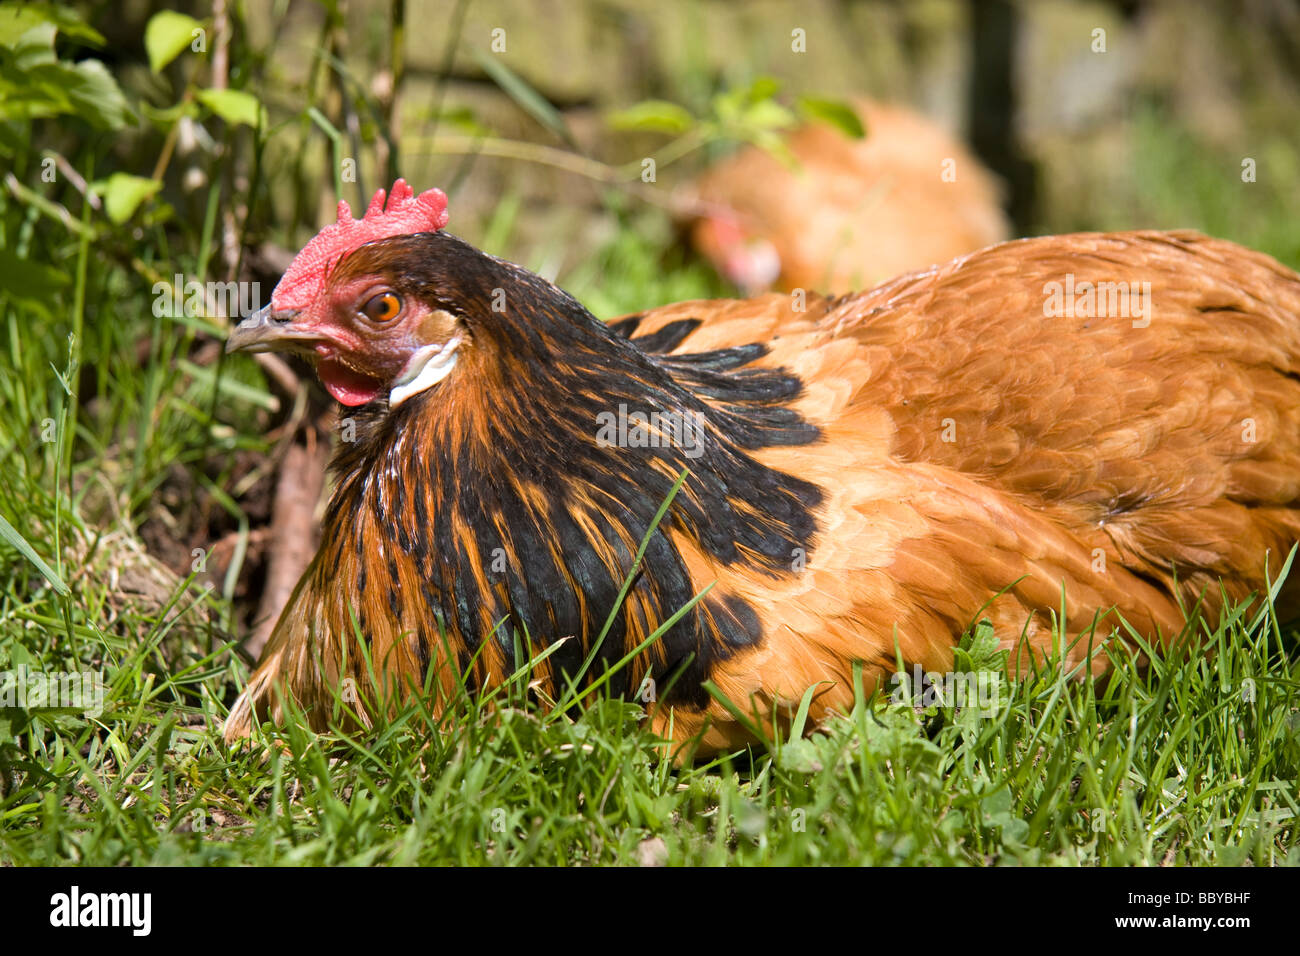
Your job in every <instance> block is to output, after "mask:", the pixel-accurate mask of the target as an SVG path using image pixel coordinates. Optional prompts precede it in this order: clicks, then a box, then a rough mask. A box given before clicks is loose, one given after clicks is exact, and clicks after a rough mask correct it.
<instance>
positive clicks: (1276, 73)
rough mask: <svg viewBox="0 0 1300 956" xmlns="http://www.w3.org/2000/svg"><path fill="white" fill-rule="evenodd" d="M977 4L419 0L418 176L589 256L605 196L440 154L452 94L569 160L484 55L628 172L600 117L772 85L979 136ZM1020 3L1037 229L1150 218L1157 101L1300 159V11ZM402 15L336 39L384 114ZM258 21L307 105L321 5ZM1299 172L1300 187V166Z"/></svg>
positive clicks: (377, 1)
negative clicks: (1148, 165) (434, 138)
mask: <svg viewBox="0 0 1300 956" xmlns="http://www.w3.org/2000/svg"><path fill="white" fill-rule="evenodd" d="M977 2H978V3H981V4H983V5H984V8H985V10H986V12H987V9H988V6H989V5H990V4H991V3H993V0H974V2H971V3H967V2H962V0H917V2H902V0H859V2H854V0H793V2H786V0H753V2H724V0H585V2H564V0H535V2H523V0H472V2H470V3H468V4H467V5H466V6H465V7H464V9H463V10H462V9H461V7H460V5H459V4H458V3H456V2H454V0H407V2H406V3H405V11H406V25H405V43H404V45H403V51H404V57H405V76H404V80H403V83H402V86H401V89H400V93H399V96H398V101H397V104H396V113H395V116H396V125H397V126H398V128H399V131H400V140H401V143H402V145H403V150H402V153H401V160H400V171H401V172H402V173H403V174H404V175H406V176H407V177H408V178H409V179H411V180H412V181H413V182H414V183H416V184H418V185H421V186H424V185H429V184H435V183H436V184H439V185H449V186H450V187H451V188H453V189H454V190H455V193H454V197H453V204H452V207H451V209H452V216H453V219H454V227H455V228H456V229H457V230H458V231H460V232H462V233H463V234H465V235H467V236H468V237H469V238H471V239H477V238H479V237H480V236H481V235H482V234H483V231H484V230H485V229H486V224H487V223H488V221H489V218H490V217H491V215H492V213H493V211H494V210H495V209H497V207H498V205H499V203H500V201H501V199H502V197H504V196H514V197H517V198H518V199H519V204H520V206H519V215H518V217H517V220H516V222H515V225H514V229H513V230H512V237H513V241H514V242H516V243H518V244H520V245H521V246H523V247H524V248H528V247H531V246H532V245H533V244H535V243H538V242H544V241H547V240H548V239H549V240H550V241H555V240H556V238H557V237H566V238H565V239H564V243H563V245H564V248H563V255H564V257H566V258H567V259H570V260H571V259H572V258H573V257H576V256H581V255H582V254H584V251H585V248H586V247H587V246H588V245H589V244H590V243H591V242H595V241H598V240H599V239H600V237H601V236H602V235H605V234H606V233H607V232H608V228H609V223H608V220H607V217H606V216H604V214H603V213H602V212H601V209H602V205H601V203H600V195H601V192H602V189H604V188H605V187H602V186H600V185H598V184H594V183H592V182H591V181H590V180H589V179H586V178H584V177H582V176H580V175H575V174H574V173H571V172H565V171H562V170H559V169H556V168H554V167H551V166H546V165H539V164H536V163H530V162H523V161H520V160H517V159H498V158H489V157H478V158H475V159H466V158H465V157H463V156H443V155H430V154H429V153H428V152H427V150H426V149H424V148H423V147H424V146H425V145H427V144H426V143H425V140H427V137H428V135H429V133H430V131H431V130H432V128H433V125H434V116H435V113H436V111H437V108H438V105H439V103H441V105H442V107H443V108H444V110H446V109H452V108H468V109H469V110H470V111H472V113H473V114H474V116H475V117H477V119H478V121H479V122H480V123H482V124H483V125H484V126H486V127H488V128H490V129H491V130H492V131H493V134H494V135H496V136H498V137H501V138H504V139H508V140H522V141H528V142H533V143H538V144H543V145H549V146H554V147H557V148H561V149H569V148H570V145H569V144H566V143H565V142H564V140H563V139H561V138H560V137H558V136H556V135H555V134H553V133H552V132H550V131H549V130H547V129H546V128H544V127H543V126H542V125H541V124H539V123H538V122H537V121H535V120H534V119H533V118H531V117H530V116H529V115H527V113H525V112H524V111H523V110H521V109H520V108H519V106H518V105H516V103H515V102H514V101H512V100H511V98H510V97H508V96H507V95H506V94H505V93H503V92H502V91H501V89H500V88H499V87H498V86H497V85H496V84H495V83H494V82H493V81H492V80H491V79H490V78H489V76H488V75H487V74H486V73H485V71H484V69H483V67H482V65H481V60H480V58H481V57H483V56H491V57H499V59H500V62H502V63H504V64H506V65H507V66H508V67H509V68H510V69H511V70H513V71H514V72H516V73H517V74H518V75H519V76H521V77H522V78H524V79H525V80H526V81H527V83H528V84H530V85H531V86H532V87H533V88H534V89H536V90H537V91H538V92H539V93H541V94H542V95H543V96H544V97H546V98H547V99H548V100H549V101H550V102H551V103H553V104H554V105H555V106H556V107H558V108H559V110H560V111H561V113H562V115H563V117H564V120H565V123H566V124H567V126H568V128H569V130H570V131H571V133H572V137H573V141H574V144H576V145H577V146H578V147H579V148H580V149H581V150H582V151H583V152H585V153H586V154H587V155H589V156H591V157H594V158H597V159H600V160H605V161H609V162H614V163H624V162H628V161H630V160H635V159H636V158H637V157H639V156H645V155H653V153H654V150H655V149H656V148H658V147H659V146H661V145H662V144H663V143H664V142H665V137H662V136H650V135H648V134H640V135H629V134H622V133H615V132H613V131H611V130H610V129H608V128H607V126H606V125H605V123H604V119H603V118H604V116H605V115H606V114H607V113H608V112H609V111H610V110H613V109H617V108H621V107H626V106H628V105H630V104H632V103H635V102H637V101H640V100H643V99H646V98H652V97H653V98H663V99H669V100H673V101H676V102H680V103H683V104H684V105H686V106H687V107H688V108H691V109H692V110H696V111H699V110H702V109H703V108H704V107H705V105H706V104H707V102H708V99H709V97H710V96H711V95H712V94H713V93H714V92H716V91H717V90H718V89H720V88H723V87H726V86H728V85H733V84H738V83H744V82H747V81H748V80H750V79H752V78H753V77H755V76H757V75H761V74H768V75H772V76H775V77H778V78H780V79H781V80H783V81H784V82H785V84H786V89H787V91H788V92H789V93H791V94H797V93H805V92H806V93H814V94H820V95H826V96H840V97H848V96H853V95H863V94H865V95H870V96H874V97H877V98H881V99H888V100H896V101H902V102H906V103H910V104H912V105H913V106H915V107H916V108H918V109H919V110H921V111H922V112H925V113H927V114H929V115H930V116H932V117H934V118H936V119H937V120H939V121H940V122H941V123H943V124H944V125H946V126H947V127H949V128H950V129H952V130H954V131H957V132H959V133H964V132H965V131H966V130H967V129H969V128H970V122H971V119H972V116H971V112H972V110H978V111H986V110H988V111H995V110H999V109H1005V104H1000V103H996V102H987V103H974V104H973V103H971V102H970V96H969V91H970V90H971V89H972V79H973V78H972V75H971V69H972V67H971V64H972V62H973V59H972V55H971V23H972V17H973V15H974V13H975V12H976V10H977V6H976V3H977ZM154 6H155V5H154V4H150V3H147V2H145V0H127V2H125V3H120V4H113V5H111V7H109V8H106V9H105V10H104V11H103V12H102V15H101V16H100V17H99V18H98V20H97V25H98V26H99V27H100V28H101V29H102V30H104V31H105V32H106V33H108V34H109V35H110V37H114V38H115V42H120V43H122V44H125V45H130V44H131V43H136V44H138V43H139V36H140V34H141V32H142V24H143V23H144V22H145V20H147V16H148V13H149V12H150V11H151V9H153V7H154ZM176 6H182V7H183V6H185V4H177V5H176ZM1002 6H1004V7H1007V8H1008V9H1009V10H1010V14H1011V16H1012V17H1013V18H1014V20H1015V27H1016V30H1015V35H1014V38H1013V40H1014V46H1013V51H1012V52H1013V56H1012V60H1013V62H1012V77H1011V84H1012V90H1013V93H1014V95H1015V97H1016V98H1017V100H1018V102H1017V104H1016V108H1015V110H1014V115H1013V120H1014V125H1013V127H1012V132H1013V134H1014V138H1015V143H1014V144H1013V145H1014V147H1015V148H1016V149H1018V150H1019V151H1020V152H1021V153H1022V154H1023V162H1024V164H1025V167H1026V169H1027V170H1028V171H1029V172H1030V173H1031V174H1032V176H1033V177H1034V179H1035V182H1036V194H1035V196H1034V206H1033V212H1032V222H1031V223H1030V224H1028V225H1027V226H1026V228H1025V231H1060V230H1062V229H1070V228H1088V227H1099V226H1105V227H1111V228H1113V227H1116V226H1117V225H1124V224H1125V223H1123V222H1122V221H1119V220H1122V218H1123V212H1124V211H1125V210H1129V211H1133V213H1134V214H1135V215H1136V213H1137V212H1138V211H1140V210H1141V202H1140V201H1141V198H1142V196H1141V194H1142V191H1143V189H1146V188H1147V187H1146V186H1145V185H1144V184H1143V183H1142V182H1141V181H1140V178H1139V179H1135V177H1134V174H1133V168H1134V163H1135V161H1136V160H1140V159H1141V158H1142V157H1141V156H1140V155H1137V154H1139V153H1140V152H1141V150H1143V149H1144V148H1146V147H1145V146H1144V144H1143V140H1142V135H1143V134H1142V130H1141V129H1140V128H1139V125H1138V124H1140V123H1141V122H1142V121H1143V119H1142V118H1143V116H1145V115H1146V114H1145V113H1144V112H1143V111H1144V109H1146V107H1147V106H1148V105H1150V104H1156V105H1158V106H1159V108H1160V109H1162V110H1165V111H1167V112H1169V113H1170V114H1171V115H1172V116H1173V117H1174V118H1175V119H1176V121H1177V122H1178V123H1180V124H1182V125H1184V126H1186V128H1187V129H1188V130H1189V131H1190V132H1191V134H1192V135H1194V136H1195V137H1197V139H1198V141H1202V142H1205V143H1208V144H1210V145H1211V146H1213V147H1215V148H1217V149H1221V150H1223V151H1224V152H1225V154H1227V155H1229V156H1231V155H1233V154H1236V153H1239V154H1240V155H1242V156H1249V155H1255V154H1257V153H1263V154H1268V155H1271V157H1272V161H1273V168H1274V170H1276V169H1278V168H1280V167H1281V166H1285V165H1286V164H1287V163H1291V164H1292V166H1294V165H1295V156H1297V155H1300V4H1297V2H1296V0H1243V2H1236V0H1205V2H1185V0H1125V2H1115V0H1112V2H1102V0H1045V2H1013V3H1004V4H1002ZM392 7H393V4H392V2H391V0H340V2H339V10H340V12H341V16H342V20H341V23H340V24H339V27H338V29H336V30H334V31H332V33H331V34H329V36H330V41H329V42H331V43H333V44H336V45H337V50H338V53H339V56H340V57H341V60H342V62H343V63H344V64H346V68H347V72H348V79H349V82H351V83H354V84H356V85H355V87H354V88H355V89H362V90H365V91H367V92H368V93H370V94H376V95H377V96H378V98H379V99H380V100H381V101H382V99H383V97H384V96H385V94H386V91H387V90H388V89H390V88H391V83H392V78H391V74H390V73H389V67H390V50H389V37H390V29H389V25H390V11H391V9H392ZM189 8H190V12H192V13H194V14H195V15H205V14H210V11H211V5H210V4H209V3H206V2H204V3H191V4H189ZM241 9H242V10H243V11H244V13H245V15H246V21H245V22H246V27H245V29H246V31H247V35H246V36H245V37H241V38H242V39H245V40H247V41H248V42H249V43H250V44H251V45H252V47H253V48H254V49H256V50H259V51H265V62H264V69H265V75H266V76H267V77H268V78H269V79H270V81H271V82H270V84H269V91H268V98H269V100H270V101H271V105H272V107H273V112H277V111H278V112H280V113H281V115H283V114H286V113H291V112H292V111H295V110H300V109H301V108H302V104H303V102H304V100H305V85H306V82H307V78H308V76H309V71H310V68H311V63H312V59H313V49H314V48H316V47H318V46H319V44H320V43H321V42H322V41H323V39H325V38H326V36H327V34H326V33H325V32H323V31H322V25H323V24H324V22H325V13H324V8H323V7H322V6H321V5H319V4H316V3H311V2H305V0H293V2H291V3H287V4H286V3H285V2H284V0H246V2H245V4H244V5H243V6H242V8H241ZM461 13H463V22H461V24H460V29H459V31H457V30H456V29H455V24H456V22H457V19H458V16H459V15H460V14H461ZM794 30H802V31H803V35H804V37H805V42H806V52H802V53H799V52H794V51H793V50H792V31H794ZM493 31H503V32H502V33H499V34H496V36H497V37H498V38H504V42H505V51H504V52H492V44H493V39H494V32H493ZM1098 31H1104V46H1105V49H1104V52H1102V51H1100V50H1098V49H1097V44H1098V37H1099V36H1100V35H1101V34H1099V33H1098ZM449 43H451V44H452V50H453V55H452V56H451V58H450V62H449V63H448V61H447V59H446V52H447V49H448V45H449ZM448 66H449V67H450V68H449V69H447V67H448ZM233 82H238V80H237V78H235V79H234V80H233ZM324 103H325V111H326V112H327V113H328V114H329V115H330V117H331V119H332V120H333V121H334V122H336V123H338V124H339V125H340V127H345V126H346V122H347V119H348V116H347V115H346V111H345V110H343V109H342V101H341V99H340V97H339V96H338V95H337V94H334V95H332V96H331V97H327V98H326V99H325V101H324ZM369 125H370V124H368V121H367V119H366V117H364V116H362V117H360V118H359V119H358V120H357V122H356V124H355V126H356V131H357V133H358V135H359V136H360V137H361V138H362V139H365V138H366V137H367V135H368V131H370V132H372V130H369ZM296 128H301V129H303V130H304V132H305V134H307V135H311V136H315V137H316V138H317V139H318V140H321V141H322V142H321V143H320V144H318V146H317V148H315V149H313V151H312V153H311V156H310V158H309V162H308V164H307V166H306V167H304V171H305V176H304V178H308V179H310V178H311V177H317V178H316V180H315V181H317V182H319V184H320V190H319V193H320V195H319V214H320V215H321V216H325V215H328V214H329V211H330V209H331V207H332V204H333V200H334V197H333V195H332V193H333V189H332V185H331V183H332V175H331V172H330V169H329V168H328V166H327V165H326V164H327V163H328V162H330V156H329V153H328V150H327V149H326V148H324V143H323V138H322V137H319V135H318V134H317V133H316V132H315V131H314V130H311V129H310V128H309V127H306V126H305V125H303V126H301V127H296ZM439 129H440V131H441V132H444V133H445V132H447V131H448V129H449V124H448V123H447V122H446V121H443V122H442V123H440V125H439ZM291 132H292V131H291ZM371 139H373V137H372V136H371ZM294 152H295V148H294V136H293V135H281V136H280V137H278V138H277V141H276V142H275V143H274V144H273V146H272V148H271V149H270V150H269V151H268V156H269V160H270V162H269V166H268V168H269V169H270V171H271V174H272V175H278V174H283V173H284V170H285V169H287V168H288V166H287V163H288V159H289V157H290V156H291V155H292V154H294ZM715 152H716V150H715ZM360 153H361V155H360V157H359V160H360V170H361V177H360V180H361V182H360V183H359V184H358V187H359V189H358V192H362V191H368V190H369V189H372V188H374V187H375V186H377V185H380V184H381V181H382V180H383V178H384V177H383V169H382V168H381V166H380V163H379V159H380V158H382V157H380V156H377V154H376V153H375V150H374V149H373V146H369V145H363V148H362V149H361V150H360ZM707 158H708V151H704V152H701V153H700V154H698V155H694V156H692V157H690V159H689V161H687V162H683V163H681V164H679V165H675V166H672V167H668V168H665V169H663V170H661V171H660V175H659V178H658V183H657V184H656V188H658V189H661V190H671V189H674V188H676V187H677V186H680V185H682V184H684V183H685V182H687V181H688V180H689V178H690V176H691V175H692V174H693V173H694V172H695V171H696V170H698V168H699V166H700V164H701V163H703V162H704V161H706V160H707ZM1231 172H1232V171H1231V170H1228V171H1227V173H1225V175H1227V174H1229V173H1231ZM1291 174H1292V175H1296V176H1297V177H1300V172H1297V171H1296V170H1294V169H1293V170H1292V172H1291ZM300 188H307V187H300ZM1017 188H1018V187H1017ZM280 194H281V191H277V192H276V195H277V197H278V196H280ZM311 198H313V199H314V198H315V197H311ZM349 198H354V197H349ZM1103 199H1104V200H1105V203H1102V202H1101V201H1102V200H1103ZM277 201H279V200H278V199H277ZM300 205H301V203H300ZM1103 205H1104V207H1105V208H1102V207H1103ZM1116 209H1118V210H1120V212H1119V213H1116V212H1115V211H1114V210H1116ZM276 212H277V214H279V213H281V212H282V210H279V209H277V210H276ZM1129 224H1130V225H1160V226H1173V225H1179V223H1177V222H1159V223H1154V222H1145V223H1144V222H1133V223H1129ZM1298 247H1300V243H1298Z"/></svg>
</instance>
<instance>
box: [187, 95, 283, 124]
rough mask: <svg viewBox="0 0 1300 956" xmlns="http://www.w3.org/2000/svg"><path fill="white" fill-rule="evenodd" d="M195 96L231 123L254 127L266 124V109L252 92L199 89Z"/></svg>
mask: <svg viewBox="0 0 1300 956" xmlns="http://www.w3.org/2000/svg"><path fill="white" fill-rule="evenodd" d="M194 96H195V98H196V99H197V100H198V101H199V102H200V103H202V104H203V105H204V106H206V107H207V108H208V109H210V110H212V112H214V113H216V114H217V115H218V116H220V117H221V118H222V119H223V120H225V121H226V122H227V123H230V124H231V125H239V124H241V123H242V124H243V125H244V126H251V127H253V128H254V129H257V128H259V127H262V126H265V125H266V110H265V109H263V108H262V104H261V103H260V102H258V99H257V97H256V96H254V95H253V94H252V93H245V92H244V91H243V90H199V91H198V92H197V93H195V94H194Z"/></svg>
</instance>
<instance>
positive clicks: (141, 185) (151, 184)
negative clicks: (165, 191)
mask: <svg viewBox="0 0 1300 956" xmlns="http://www.w3.org/2000/svg"><path fill="white" fill-rule="evenodd" d="M95 186H96V192H98V193H99V194H100V195H102V196H103V197H104V211H105V212H106V213H108V218H109V219H111V220H112V221H113V222H115V223H116V224H117V225H119V226H120V225H122V223H124V222H126V221H127V220H128V219H130V218H131V217H132V216H133V215H135V211H136V210H137V209H139V208H140V204H141V203H142V202H144V201H145V200H146V199H148V198H149V197H150V196H152V195H154V194H155V193H157V192H158V190H160V189H162V183H161V182H159V181H158V180H156V179H146V178H145V177H143V176H132V175H130V174H129V173H114V174H113V175H112V176H109V177H108V179H106V180H101V181H100V182H98V183H96V184H95Z"/></svg>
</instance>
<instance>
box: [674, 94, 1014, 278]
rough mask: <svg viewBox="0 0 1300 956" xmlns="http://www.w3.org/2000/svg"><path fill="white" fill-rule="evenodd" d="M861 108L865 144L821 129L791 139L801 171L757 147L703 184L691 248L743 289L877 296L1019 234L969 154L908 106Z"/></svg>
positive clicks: (992, 182) (994, 185)
mask: <svg viewBox="0 0 1300 956" xmlns="http://www.w3.org/2000/svg"><path fill="white" fill-rule="evenodd" d="M854 106H855V108H856V110H857V113H858V116H859V118H860V119H861V120H862V124H863V126H864V127H865V128H866V132H867V135H866V136H865V137H864V138H863V139H852V138H850V137H849V136H846V135H845V134H844V133H843V132H841V131H840V130H838V129H836V128H835V127H833V126H830V125H828V124H825V123H812V124H809V125H805V126H802V127H800V128H799V129H797V130H795V131H794V132H793V133H792V134H791V135H790V137H789V138H788V140H787V145H788V147H789V149H790V151H791V153H792V154H793V155H794V157H795V159H797V160H798V163H799V167H798V168H797V169H791V168H789V167H787V166H785V165H783V164H782V162H781V161H780V160H779V159H777V158H776V157H775V156H773V155H772V154H771V153H768V152H766V151H765V150H762V149H759V148H758V147H753V146H751V147H746V148H745V149H742V150H741V151H740V152H738V153H736V154H735V155H733V156H731V157H728V158H727V159H725V160H724V161H722V162H721V163H719V164H718V165H717V166H715V167H713V168H712V169H710V170H709V171H708V172H707V173H706V174H705V175H704V176H703V177H702V178H701V179H700V181H699V183H698V198H699V200H700V205H701V207H702V208H705V209H707V210H709V211H708V212H707V213H705V214H704V215H702V216H701V217H700V218H699V219H697V220H696V221H695V223H694V225H693V226H692V235H691V240H692V242H693V243H694V245H695V247H696V249H698V250H699V251H700V252H701V253H702V254H703V255H704V256H706V257H707V258H708V259H709V260H710V261H711V262H713V264H714V266H715V267H716V268H717V269H718V271H719V272H720V273H721V274H722V275H723V276H724V277H725V278H727V279H728V280H730V281H731V282H733V283H735V284H736V286H737V287H738V288H739V289H740V290H741V291H742V292H744V293H746V294H749V295H752V294H755V293H758V292H762V291H765V290H767V289H771V288H778V289H782V290H784V291H789V290H791V289H795V288H803V289H815V290H817V291H820V292H831V293H841V292H850V291H852V290H854V289H864V288H870V287H871V286H873V285H875V284H876V283H878V282H882V281H884V280H885V279H889V278H892V277H893V276H896V275H900V274H902V273H904V272H911V271H913V270H916V269H924V268H926V267H927V266H930V265H934V264H935V263H939V262H947V261H948V260H949V259H953V258H955V257H957V256H959V255H962V254H964V253H967V252H972V251H974V250H975V249H981V248H983V247H984V246H988V245H992V244H993V243H995V242H1000V241H1001V240H1003V239H1006V238H1008V237H1009V236H1010V225H1009V223H1008V221H1007V218H1006V216H1005V215H1004V213H1003V211H1002V207H1001V204H1000V201H999V200H1000V195H999V194H1000V189H999V184H998V181H997V180H996V179H995V178H994V176H993V175H992V174H991V173H990V172H989V171H988V170H986V169H985V168H984V167H983V166H981V165H980V163H979V161H978V160H977V159H976V158H975V157H974V156H973V155H972V154H971V153H970V151H969V150H967V149H966V147H964V146H963V145H962V144H961V143H959V142H958V141H956V140H955V139H954V138H953V137H952V136H950V135H949V134H948V133H946V132H945V131H944V130H943V129H941V128H940V127H939V126H937V125H936V124H935V123H933V122H931V121H930V120H928V119H926V118H924V117H922V116H919V115H918V114H916V113H914V112H912V111H910V110H907V109H904V108H902V107H898V106H886V105H883V104H880V103H873V102H871V101H869V100H859V101H856V102H855V103H854Z"/></svg>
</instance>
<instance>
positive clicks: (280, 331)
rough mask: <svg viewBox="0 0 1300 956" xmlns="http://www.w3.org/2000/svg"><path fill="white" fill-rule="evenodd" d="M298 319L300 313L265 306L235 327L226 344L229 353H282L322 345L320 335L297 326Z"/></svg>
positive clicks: (295, 310)
mask: <svg viewBox="0 0 1300 956" xmlns="http://www.w3.org/2000/svg"><path fill="white" fill-rule="evenodd" d="M297 317H298V310H297V309H282V310H279V311H276V310H274V309H272V308H271V307H270V306H269V305H267V306H263V307H262V308H260V309H258V310H257V311H256V312H254V313H253V314H252V315H250V316H249V317H248V318H246V319H244V321H242V322H240V323H239V324H238V325H237V326H235V328H234V331H232V332H231V333H230V338H228V339H227V340H226V351H227V352H278V351H283V350H285V349H292V348H295V347H297V348H301V347H302V346H304V345H307V344H308V343H310V342H316V341H319V340H320V337H321V336H320V333H319V332H316V331H315V330H313V329H303V328H298V327H296V326H294V324H293V320H294V319H295V318H297Z"/></svg>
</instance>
